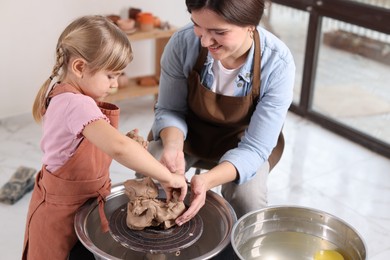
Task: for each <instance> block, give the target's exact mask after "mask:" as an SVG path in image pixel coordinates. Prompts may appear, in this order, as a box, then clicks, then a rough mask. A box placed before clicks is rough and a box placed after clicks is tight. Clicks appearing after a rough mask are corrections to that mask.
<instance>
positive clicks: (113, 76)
mask: <svg viewBox="0 0 390 260" xmlns="http://www.w3.org/2000/svg"><path fill="white" fill-rule="evenodd" d="M122 72H123V71H122V70H121V71H98V72H96V73H95V74H91V73H89V71H88V69H87V71H86V73H85V74H84V75H83V78H82V79H81V82H80V87H81V89H82V91H83V93H84V94H85V95H88V96H90V97H92V98H93V99H95V100H97V99H102V98H104V97H106V96H107V95H108V94H109V93H110V92H111V90H112V89H113V88H117V87H118V78H119V76H120V75H121V74H122Z"/></svg>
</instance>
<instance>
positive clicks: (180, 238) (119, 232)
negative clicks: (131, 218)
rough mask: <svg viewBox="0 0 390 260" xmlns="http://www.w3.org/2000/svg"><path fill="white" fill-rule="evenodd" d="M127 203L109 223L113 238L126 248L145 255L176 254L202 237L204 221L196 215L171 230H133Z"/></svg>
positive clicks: (150, 228) (149, 228) (157, 228)
mask: <svg viewBox="0 0 390 260" xmlns="http://www.w3.org/2000/svg"><path fill="white" fill-rule="evenodd" d="M126 218H127V203H125V204H123V205H122V206H120V207H119V208H118V209H117V210H115V211H114V212H113V213H112V215H111V217H110V221H109V226H110V233H111V235H112V237H113V238H114V239H115V240H116V241H117V242H119V243H121V244H122V245H123V246H124V247H126V248H129V249H132V250H135V251H138V252H144V253H153V254H160V253H174V252H178V251H180V250H182V249H184V248H187V247H189V246H191V245H192V244H194V243H195V242H196V241H197V240H198V239H199V238H200V236H201V235H202V232H203V221H202V218H201V217H200V216H199V215H196V216H195V217H194V218H192V219H191V220H190V221H189V222H187V223H185V224H183V225H182V226H178V225H175V226H173V227H171V228H169V229H162V228H160V227H148V228H145V229H143V230H132V229H130V228H128V227H127V224H126Z"/></svg>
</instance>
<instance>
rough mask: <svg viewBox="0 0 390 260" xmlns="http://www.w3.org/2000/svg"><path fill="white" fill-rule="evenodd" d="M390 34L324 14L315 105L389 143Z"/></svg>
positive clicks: (342, 121) (322, 110)
mask: <svg viewBox="0 0 390 260" xmlns="http://www.w3.org/2000/svg"><path fill="white" fill-rule="evenodd" d="M389 82H390V36H389V35H386V34H383V33H380V32H376V31H373V30H369V29H366V28H363V27H358V26H356V25H352V24H348V23H344V22H340V21H337V20H333V19H330V18H324V20H323V25H322V39H321V45H320V52H319V57H318V67H317V72H316V79H315V89H314V100H313V104H312V106H313V107H312V109H313V110H314V111H316V112H319V113H321V114H324V115H326V116H329V117H331V118H332V119H334V120H336V121H338V122H340V123H341V124H344V125H347V126H349V127H352V128H354V129H356V130H358V131H360V132H363V133H365V134H367V135H370V136H372V137H374V138H376V139H379V140H382V141H384V142H386V143H389V144H390V84H389Z"/></svg>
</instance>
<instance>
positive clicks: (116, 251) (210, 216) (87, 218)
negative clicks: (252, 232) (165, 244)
mask: <svg viewBox="0 0 390 260" xmlns="http://www.w3.org/2000/svg"><path fill="white" fill-rule="evenodd" d="M159 190H160V194H163V190H162V188H161V187H160V186H159ZM161 196H163V195H161ZM161 196H159V197H161ZM127 202H128V198H127V196H126V195H125V193H124V186H123V184H118V185H115V186H113V187H112V189H111V194H110V195H109V196H108V197H107V200H106V204H105V212H106V216H107V219H108V220H110V217H111V215H112V214H113V212H115V211H116V210H117V209H118V208H119V207H120V206H122V205H123V204H125V203H127ZM184 202H185V204H186V205H189V194H188V195H187V197H186V199H185V201H184ZM98 211H99V210H98V207H97V203H96V200H91V201H89V202H87V203H86V204H85V205H83V206H82V207H81V208H80V209H79V211H78V212H77V213H76V217H75V229H76V234H77V236H78V237H79V239H80V241H81V243H83V244H84V246H85V247H86V248H87V249H88V250H89V251H90V252H92V253H93V254H94V256H95V258H96V259H107V260H108V259H110V260H115V259H164V260H165V259H175V260H181V259H185V260H188V259H198V260H200V259H202V260H203V259H211V258H218V257H217V256H218V255H221V254H222V252H223V251H224V249H226V248H227V247H228V246H230V238H231V230H232V227H233V225H234V223H235V222H236V220H237V218H236V215H235V213H234V211H233V209H232V208H231V206H230V204H229V203H228V202H227V201H226V200H225V199H223V198H222V197H221V196H219V195H218V194H216V193H215V192H212V191H208V192H207V196H206V204H205V205H204V206H203V208H202V209H201V210H200V211H199V213H198V215H200V216H201V218H202V221H203V232H202V234H201V236H200V238H199V239H198V240H197V241H196V242H195V243H194V244H192V245H191V246H189V247H187V248H185V249H182V250H180V252H174V253H164V254H161V253H159V254H155V253H145V252H138V251H134V250H131V249H129V248H126V247H124V246H122V245H121V244H120V243H119V242H117V241H116V240H114V239H113V237H112V236H111V234H110V232H107V233H103V232H102V231H101V228H100V217H99V212H98ZM151 252H153V248H151Z"/></svg>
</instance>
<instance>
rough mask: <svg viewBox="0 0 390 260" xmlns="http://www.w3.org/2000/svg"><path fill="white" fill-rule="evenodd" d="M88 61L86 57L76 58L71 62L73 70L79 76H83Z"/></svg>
mask: <svg viewBox="0 0 390 260" xmlns="http://www.w3.org/2000/svg"><path fill="white" fill-rule="evenodd" d="M86 65H87V63H86V62H85V60H84V59H80V58H78V59H74V60H73V61H72V64H71V68H72V72H73V73H74V74H75V75H76V76H77V77H78V78H83V74H84V73H85V70H86Z"/></svg>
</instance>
